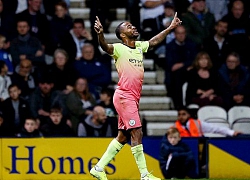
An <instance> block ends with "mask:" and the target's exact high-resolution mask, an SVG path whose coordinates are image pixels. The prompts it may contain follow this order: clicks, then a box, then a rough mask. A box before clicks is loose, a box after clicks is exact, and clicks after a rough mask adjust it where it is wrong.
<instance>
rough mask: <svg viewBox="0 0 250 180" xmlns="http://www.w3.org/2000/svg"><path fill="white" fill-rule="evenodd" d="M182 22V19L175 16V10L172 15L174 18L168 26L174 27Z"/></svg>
mask: <svg viewBox="0 0 250 180" xmlns="http://www.w3.org/2000/svg"><path fill="white" fill-rule="evenodd" d="M181 23H182V21H181V20H180V19H179V18H178V17H177V12H176V13H175V15H174V19H173V20H172V22H171V24H170V27H171V28H173V29H174V28H176V27H177V26H179V25H180V24H181Z"/></svg>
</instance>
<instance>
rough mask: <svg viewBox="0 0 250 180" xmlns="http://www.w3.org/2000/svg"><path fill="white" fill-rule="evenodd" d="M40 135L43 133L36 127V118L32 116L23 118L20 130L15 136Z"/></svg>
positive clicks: (32, 136)
mask: <svg viewBox="0 0 250 180" xmlns="http://www.w3.org/2000/svg"><path fill="white" fill-rule="evenodd" d="M42 136H43V134H42V133H41V132H40V131H39V130H38V129H37V121H36V119H35V118H32V117H27V118H26V119H25V122H24V126H23V128H22V130H21V131H20V132H19V133H18V134H17V137H21V138H37V137H42Z"/></svg>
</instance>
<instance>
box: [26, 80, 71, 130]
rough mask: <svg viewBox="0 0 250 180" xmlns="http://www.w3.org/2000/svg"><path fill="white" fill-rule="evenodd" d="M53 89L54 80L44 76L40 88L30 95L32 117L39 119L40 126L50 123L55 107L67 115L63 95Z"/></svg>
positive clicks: (40, 81)
mask: <svg viewBox="0 0 250 180" xmlns="http://www.w3.org/2000/svg"><path fill="white" fill-rule="evenodd" d="M53 87H54V84H53V82H52V78H51V77H48V76H43V77H42V78H41V79H40V80H39V86H38V87H37V88H36V89H35V90H34V91H33V92H32V93H31V95H30V98H29V104H30V109H31V115H32V117H34V118H36V119H38V125H41V126H42V125H43V124H45V123H47V122H48V120H49V115H50V113H49V111H50V108H51V107H53V106H55V105H58V106H60V107H61V108H62V109H63V111H64V112H63V113H64V115H66V108H65V103H64V102H63V99H62V96H61V93H60V92H59V91H56V90H53ZM38 127H40V126H38Z"/></svg>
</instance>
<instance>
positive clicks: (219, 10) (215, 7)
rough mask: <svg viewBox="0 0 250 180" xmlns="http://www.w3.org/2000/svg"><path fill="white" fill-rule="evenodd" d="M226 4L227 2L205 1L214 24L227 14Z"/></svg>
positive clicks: (217, 0)
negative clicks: (212, 16)
mask: <svg viewBox="0 0 250 180" xmlns="http://www.w3.org/2000/svg"><path fill="white" fill-rule="evenodd" d="M228 3H229V1H228V0H216V1H215V0H206V6H207V8H208V10H209V12H211V13H212V14H213V15H214V18H215V21H216V22H218V21H219V20H220V19H221V18H222V17H223V16H225V15H226V14H227V13H228V8H227V6H228Z"/></svg>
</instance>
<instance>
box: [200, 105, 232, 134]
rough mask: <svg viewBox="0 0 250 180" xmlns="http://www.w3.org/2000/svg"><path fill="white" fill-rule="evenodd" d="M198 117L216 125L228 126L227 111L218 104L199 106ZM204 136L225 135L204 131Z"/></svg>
mask: <svg viewBox="0 0 250 180" xmlns="http://www.w3.org/2000/svg"><path fill="white" fill-rule="evenodd" d="M197 115H198V119H200V120H201V121H204V122H207V123H211V124H213V125H216V126H221V127H230V125H229V123H228V120H227V112H226V110H225V109H223V108H222V107H219V106H204V107H201V108H200V109H199V110H198V112H197ZM204 135H205V136H206V137H225V136H223V135H220V134H214V133H205V134H204Z"/></svg>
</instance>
